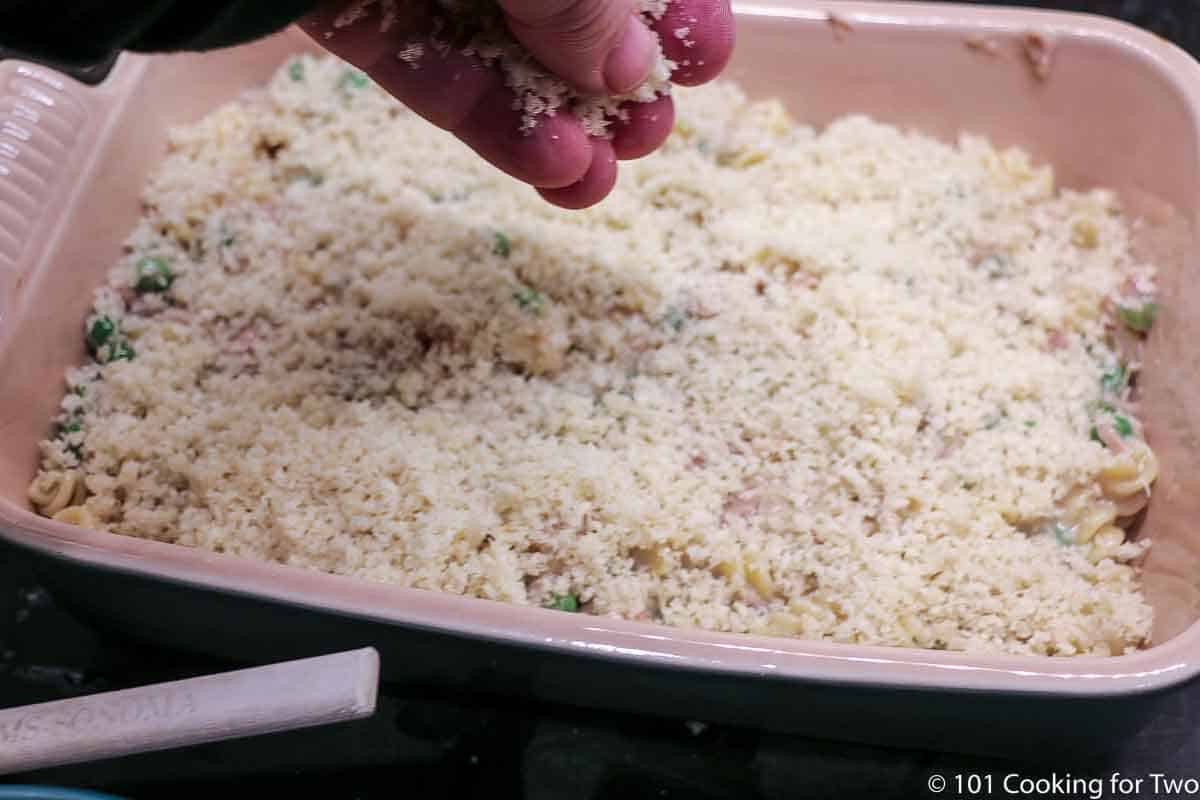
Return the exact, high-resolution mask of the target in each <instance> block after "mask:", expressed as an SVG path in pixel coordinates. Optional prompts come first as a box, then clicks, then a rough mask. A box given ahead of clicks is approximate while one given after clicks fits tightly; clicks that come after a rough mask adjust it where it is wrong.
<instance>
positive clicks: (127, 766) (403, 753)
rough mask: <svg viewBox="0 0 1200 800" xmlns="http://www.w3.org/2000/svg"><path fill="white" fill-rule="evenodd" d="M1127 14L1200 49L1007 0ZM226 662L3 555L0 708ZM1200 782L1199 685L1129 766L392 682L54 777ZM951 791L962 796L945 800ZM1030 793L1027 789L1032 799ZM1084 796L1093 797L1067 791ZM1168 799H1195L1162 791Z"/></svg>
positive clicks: (765, 783)
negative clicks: (345, 707) (77, 610)
mask: <svg viewBox="0 0 1200 800" xmlns="http://www.w3.org/2000/svg"><path fill="white" fill-rule="evenodd" d="M1008 5H1026V6H1034V5H1043V6H1047V7H1056V8H1062V9H1069V10H1075V11H1090V12H1094V13H1100V14H1107V15H1110V16H1118V17H1122V18H1124V19H1127V20H1129V21H1131V22H1134V23H1136V24H1139V25H1141V26H1143V27H1146V28H1149V29H1151V30H1153V31H1154V32H1156V33H1158V34H1159V35H1160V36H1163V37H1165V38H1169V39H1172V40H1174V41H1176V42H1178V43H1180V44H1182V45H1183V46H1185V47H1187V48H1188V49H1190V50H1191V51H1192V52H1193V53H1200V0H1091V1H1090V2H1089V1H1088V0H1060V2H1054V3H1037V2H1021V1H1020V0H1015V1H1014V0H1010V2H1009V3H1008ZM230 666H231V665H228V664H222V663H219V662H214V661H208V660H204V659H199V658H196V657H195V656H189V655H183V654H179V653H173V652H170V651H164V650H161V649H158V648H155V647H151V646H148V645H145V644H142V643H136V642H131V641H127V640H125V639H123V638H121V637H120V636H119V635H116V634H114V633H112V632H108V631H98V630H95V629H92V628H89V627H87V626H85V625H84V624H82V623H81V622H79V621H78V620H76V619H74V618H73V617H72V616H70V615H69V614H68V613H67V612H65V611H63V610H61V609H60V608H58V607H57V606H56V605H55V603H54V601H53V599H52V598H51V597H50V596H49V595H48V594H47V593H46V592H45V591H44V590H43V589H41V588H40V587H39V586H38V583H37V580H36V577H35V576H34V575H33V573H32V571H31V570H30V567H29V566H28V565H27V564H25V563H23V562H21V561H20V560H19V559H15V558H14V557H13V556H12V555H11V554H10V553H8V552H7V551H0V708H3V707H9V706H16V705H24V704H29V703H35V702H40V701H45V700H53V699H58V698H62V697H70V696H74V695H80V694H87V693H91V692H97V691H105V690H110V689H116V688H122V687H127V686H137V685H142V684H147V683H155V682H159V681H164V680H171V679H175V678H181V677H189V676H193V675H202V674H206V673H209V672H214V671H220V670H222V669H227V668H229V667H230ZM1067 772H1070V773H1071V774H1072V775H1074V776H1086V777H1088V778H1103V779H1104V780H1105V782H1106V783H1105V786H1104V794H1103V796H1104V797H1119V796H1124V797H1133V796H1146V797H1150V796H1156V795H1154V794H1151V793H1149V792H1148V791H1145V792H1143V793H1142V794H1140V795H1117V794H1114V793H1112V791H1111V789H1110V787H1109V785H1108V783H1107V781H1108V780H1109V776H1111V775H1112V774H1113V773H1115V772H1120V773H1122V774H1123V775H1127V776H1132V777H1143V778H1146V779H1147V780H1146V788H1147V789H1149V788H1150V787H1149V778H1148V776H1150V775H1151V774H1152V773H1161V774H1164V775H1166V776H1169V777H1173V778H1200V684H1195V685H1193V686H1192V687H1190V689H1189V690H1187V691H1184V692H1181V693H1179V694H1178V695H1176V696H1175V697H1174V698H1173V699H1172V700H1171V701H1170V702H1169V703H1168V704H1167V705H1166V706H1165V707H1164V710H1163V712H1162V714H1161V715H1160V716H1159V717H1158V718H1157V719H1156V720H1155V721H1154V722H1153V723H1152V724H1151V725H1150V726H1149V727H1148V728H1147V729H1146V730H1144V731H1143V732H1142V733H1141V734H1140V735H1138V736H1137V737H1136V738H1135V739H1133V740H1131V741H1129V742H1127V743H1125V745H1124V747H1123V750H1122V753H1121V754H1120V755H1119V756H1116V757H1109V758H1106V759H1098V760H1096V761H1095V762H1093V763H1082V764H1079V763H1075V764H1060V763H1056V761H1055V754H1053V753H1048V754H1046V758H1045V759H1044V760H1042V761H1041V762H1040V763H1038V764H1020V763H1014V762H1005V761H999V760H993V759H983V758H974V757H966V756H960V755H948V754H939V753H928V752H919V751H905V750H896V749H882V748H874V747H866V746H858V745H847V744H837V743H827V742H820V741H814V740H808V739H801V738H796V737H788V736H780V735H776V734H768V733H762V732H756V731H753V730H746V729H736V728H727V727H721V726H706V727H702V726H695V725H693V726H688V725H685V724H683V723H680V722H675V721H667V720H658V719H643V718H638V717H633V716H628V715H615V714H604V713H598V712H591V711H581V710H578V709H570V708H563V707H553V706H548V705H544V704H538V703H534V702H532V701H515V700H498V699H496V698H490V697H472V696H462V695H448V694H430V693H428V692H416V691H413V690H408V691H406V690H405V688H404V687H400V686H385V687H383V691H382V693H381V699H380V707H379V711H378V712H377V713H376V715H375V716H374V717H373V718H371V719H370V720H367V721H363V722H355V723H347V724H343V725H339V726H333V727H329V728H321V729H314V730H309V731H302V732H295V733H287V734H277V735H274V736H268V737H260V738H258V739H253V740H245V741H241V742H229V743H218V744H213V745H205V746H201V747H195V748H190V749H187V750H181V751H175V752H169V753H159V754H151V755H145V756H138V757H134V758H129V759H121V760H116V761H109V762H103V763H98V764H90V765H84V766H77V767H71V768H64V769H59V770H51V771H46V772H43V773H39V774H37V775H34V776H27V777H29V778H31V779H36V780H37V781H38V782H42V783H55V784H59V785H73V786H92V787H100V788H104V789H107V790H109V791H113V792H116V793H119V794H120V793H124V794H127V795H131V796H136V797H172V798H188V797H202V796H203V797H208V796H210V795H211V794H213V793H220V794H224V795H227V796H232V797H243V796H256V797H257V796H264V795H274V794H281V795H282V794H285V793H286V794H287V795H288V796H291V797H322V798H361V799H362V800H367V798H376V797H379V798H383V797H387V798H395V797H414V796H415V797H423V796H438V797H446V798H457V797H464V798H470V797H480V798H482V797H488V798H498V797H514V796H523V797H528V798H531V800H541V799H542V798H589V799H590V798H622V799H623V800H624V799H626V798H628V799H630V800H632V799H634V798H661V797H689V798H691V797H695V798H706V799H711V800H718V799H724V798H731V799H732V798H738V799H739V800H741V799H742V798H757V797H761V798H770V799H771V800H774V799H775V798H779V799H780V800H782V799H783V798H799V797H864V796H870V797H874V798H919V797H932V796H934V795H933V794H931V793H930V792H929V790H928V788H927V784H928V781H929V779H930V777H931V776H932V775H934V774H942V775H945V776H947V777H951V779H952V776H953V775H955V774H971V773H973V774H979V775H983V774H989V775H992V776H993V778H994V780H995V781H997V783H996V784H995V789H996V791H995V792H994V793H993V795H992V796H996V797H1005V796H1015V795H1008V794H1006V793H1005V792H1003V791H1002V789H1001V785H1000V783H999V781H1001V780H1002V779H1003V776H1005V775H1007V774H1010V773H1017V774H1020V775H1022V776H1028V777H1041V776H1047V775H1050V774H1051V773H1057V774H1058V775H1059V776H1063V775H1064V774H1065V773H1067ZM943 796H947V797H950V796H953V792H949V791H948V792H946V793H945V794H944V795H943ZM1027 796H1032V795H1027ZM1056 796H1059V797H1086V796H1087V795H1086V794H1058V795H1056ZM1157 796H1159V797H1182V796H1188V795H1186V794H1168V793H1160V794H1158V795H1157Z"/></svg>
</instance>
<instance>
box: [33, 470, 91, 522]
mask: <svg viewBox="0 0 1200 800" xmlns="http://www.w3.org/2000/svg"><path fill="white" fill-rule="evenodd" d="M86 491H87V490H86V487H85V486H84V483H83V478H82V476H81V475H80V473H79V472H78V471H75V470H61V471H54V472H45V473H42V474H41V475H39V476H38V477H37V479H36V480H34V482H33V483H32V484H31V485H30V487H29V500H30V502H32V503H33V505H34V507H36V508H37V510H38V512H39V513H41V514H43V515H44V516H47V517H53V516H54V515H55V514H57V513H58V512H60V511H62V510H63V509H64V508H67V507H68V506H70V505H76V504H79V503H82V502H83V499H84V495H85V494H86Z"/></svg>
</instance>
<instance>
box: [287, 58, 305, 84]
mask: <svg viewBox="0 0 1200 800" xmlns="http://www.w3.org/2000/svg"><path fill="white" fill-rule="evenodd" d="M288 77H289V78H291V79H292V80H294V81H302V80H304V62H303V61H293V62H292V63H290V64H288Z"/></svg>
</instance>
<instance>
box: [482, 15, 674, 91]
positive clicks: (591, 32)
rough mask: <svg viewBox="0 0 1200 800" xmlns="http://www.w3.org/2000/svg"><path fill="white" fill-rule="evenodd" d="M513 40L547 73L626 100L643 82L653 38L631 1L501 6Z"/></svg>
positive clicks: (652, 53) (651, 55)
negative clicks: (626, 94)
mask: <svg viewBox="0 0 1200 800" xmlns="http://www.w3.org/2000/svg"><path fill="white" fill-rule="evenodd" d="M500 7H501V8H502V9H503V10H504V14H505V16H506V17H507V21H508V27H509V29H510V30H511V31H512V33H513V35H514V36H516V37H517V39H518V40H520V42H521V44H523V45H525V47H527V48H528V49H529V51H530V52H531V53H533V55H534V56H535V57H536V58H537V59H538V61H540V62H541V63H542V64H543V65H544V66H545V67H546V68H547V69H549V70H551V71H552V72H554V73H555V74H557V75H558V76H559V77H561V78H563V79H564V80H566V81H567V82H568V83H571V84H573V85H574V86H575V87H576V88H578V89H581V90H583V91H585V92H589V93H592V94H625V93H626V92H629V91H630V90H632V89H634V88H636V87H637V86H638V85H639V84H641V83H642V82H643V81H645V80H646V78H647V77H648V76H649V74H650V69H651V67H653V65H654V57H655V55H656V53H657V47H656V42H655V34H653V33H651V32H650V29H649V28H647V27H646V26H645V25H644V24H643V22H642V20H641V18H640V15H638V14H635V13H634V8H633V0H500Z"/></svg>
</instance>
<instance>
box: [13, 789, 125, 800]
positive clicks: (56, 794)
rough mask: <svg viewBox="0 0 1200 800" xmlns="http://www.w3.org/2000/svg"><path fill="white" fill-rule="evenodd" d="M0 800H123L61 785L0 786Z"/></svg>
mask: <svg viewBox="0 0 1200 800" xmlns="http://www.w3.org/2000/svg"><path fill="white" fill-rule="evenodd" d="M0 800H123V799H122V798H120V797H117V796H116V795H112V794H103V793H101V792H89V791H87V790H86V789H64V788H63V787H61V786H0Z"/></svg>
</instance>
